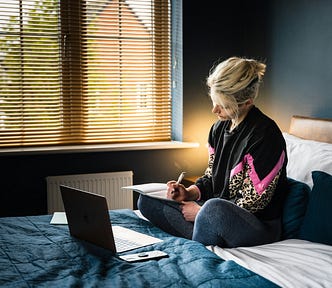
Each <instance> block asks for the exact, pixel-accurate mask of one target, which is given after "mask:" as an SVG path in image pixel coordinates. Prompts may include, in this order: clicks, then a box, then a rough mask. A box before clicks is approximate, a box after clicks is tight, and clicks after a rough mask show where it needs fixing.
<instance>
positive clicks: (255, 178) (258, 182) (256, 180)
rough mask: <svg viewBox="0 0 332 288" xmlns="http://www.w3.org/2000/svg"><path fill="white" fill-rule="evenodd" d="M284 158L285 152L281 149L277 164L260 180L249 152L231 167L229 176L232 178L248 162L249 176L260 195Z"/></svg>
mask: <svg viewBox="0 0 332 288" xmlns="http://www.w3.org/2000/svg"><path fill="white" fill-rule="evenodd" d="M284 160H285V152H284V151H282V153H281V155H280V157H279V160H278V162H277V164H276V165H275V166H274V167H273V169H272V170H271V172H270V173H269V174H268V175H266V177H265V178H264V179H262V180H261V179H259V177H258V174H257V172H256V170H255V166H254V158H253V157H252V156H251V155H250V154H246V155H245V156H244V159H243V161H242V162H240V163H239V164H238V165H236V166H235V167H234V168H233V169H232V171H231V175H230V177H231V178H232V177H233V176H234V175H235V174H237V173H239V172H241V171H243V169H244V165H245V164H246V163H248V165H249V166H250V172H249V177H250V179H251V181H252V183H253V184H254V186H255V190H256V192H257V193H258V195H261V194H262V193H263V192H264V190H265V189H266V188H267V187H268V186H269V185H270V183H271V182H272V181H273V179H274V178H275V177H276V175H277V174H278V172H279V171H280V169H281V168H282V165H283V164H284Z"/></svg>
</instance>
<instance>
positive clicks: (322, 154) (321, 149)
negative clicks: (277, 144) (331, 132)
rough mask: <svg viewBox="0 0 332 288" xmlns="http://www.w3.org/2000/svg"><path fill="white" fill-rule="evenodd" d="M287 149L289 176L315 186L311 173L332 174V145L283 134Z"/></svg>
mask: <svg viewBox="0 0 332 288" xmlns="http://www.w3.org/2000/svg"><path fill="white" fill-rule="evenodd" d="M283 136H284V139H285V141H286V147H287V156H288V164H287V176H288V177H289V178H292V179H295V180H298V181H301V182H304V183H306V184H308V185H309V187H310V188H312V186H313V182H312V177H311V171H314V170H317V171H324V172H326V173H329V174H332V162H331V159H332V144H330V143H325V142H318V141H313V140H305V139H302V138H299V137H296V136H294V135H291V134H288V133H285V132H284V133H283Z"/></svg>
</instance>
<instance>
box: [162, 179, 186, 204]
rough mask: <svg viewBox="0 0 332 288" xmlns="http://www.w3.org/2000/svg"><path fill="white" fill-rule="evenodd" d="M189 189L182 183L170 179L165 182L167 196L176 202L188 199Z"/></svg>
mask: <svg viewBox="0 0 332 288" xmlns="http://www.w3.org/2000/svg"><path fill="white" fill-rule="evenodd" d="M189 195H190V193H189V191H188V190H187V189H186V187H184V185H182V184H178V183H177V182H176V181H174V180H172V181H169V182H167V198H168V199H173V200H175V201H176V202H182V201H185V200H187V199H188V196H189Z"/></svg>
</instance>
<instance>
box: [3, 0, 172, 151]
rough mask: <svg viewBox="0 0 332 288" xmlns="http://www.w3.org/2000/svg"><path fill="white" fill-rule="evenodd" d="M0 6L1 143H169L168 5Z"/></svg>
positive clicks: (45, 1)
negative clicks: (1, 19) (0, 52)
mask: <svg viewBox="0 0 332 288" xmlns="http://www.w3.org/2000/svg"><path fill="white" fill-rule="evenodd" d="M8 3H10V4H0V14H1V16H0V17H3V18H4V19H5V20H4V21H1V25H2V26H1V29H2V30H3V32H4V33H1V36H0V37H1V39H0V45H1V48H2V49H4V50H2V49H1V51H5V52H4V53H2V54H1V55H0V57H1V58H2V59H6V60H5V61H2V62H1V64H2V63H5V65H3V67H1V71H0V73H1V74H0V75H1V79H0V81H1V82H0V83H1V90H2V91H5V93H2V94H1V95H0V97H1V98H0V107H1V108H0V135H1V138H0V145H1V146H34V145H63V144H89V143H94V144H96V143H121V142H140V141H162V140H170V139H171V96H170V95H171V93H170V49H171V47H170V7H169V6H170V5H169V1H165V0H155V1H151V0H149V1H148V0H139V1H137V0H126V1H125V0H122V1H121V0H108V1H106V0H94V1H82V2H81V3H80V2H79V1H70V0H69V1H64V0H62V1H58V0H42V1H32V0H31V1H24V0H22V1H14V0H12V1H8ZM8 15H10V16H8ZM12 15H14V16H12ZM9 24H10V29H9V26H8V25H9ZM6 25H7V26H8V28H7V27H6Z"/></svg>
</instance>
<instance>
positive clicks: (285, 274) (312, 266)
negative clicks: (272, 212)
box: [209, 239, 332, 288]
mask: <svg viewBox="0 0 332 288" xmlns="http://www.w3.org/2000/svg"><path fill="white" fill-rule="evenodd" d="M209 249H210V250H212V251H214V252H215V253H216V254H217V255H219V256H220V257H221V258H223V259H225V260H233V261H235V262H236V263H238V264H240V265H242V266H244V267H245V268H248V269H249V270H251V271H254V272H255V273H257V274H259V275H261V276H263V277H265V278H266V279H269V280H270V281H272V282H274V283H276V284H277V285H279V286H280V287H285V288H292V287H294V288H299V287H301V288H304V287H308V288H309V287H310V288H315V287H326V288H327V287H332V246H329V245H324V244H319V243H313V242H309V241H305V240H298V239H288V240H284V241H279V242H276V243H272V244H266V245H261V246H254V247H239V248H220V247H217V246H214V247H212V246H210V247H209Z"/></svg>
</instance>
